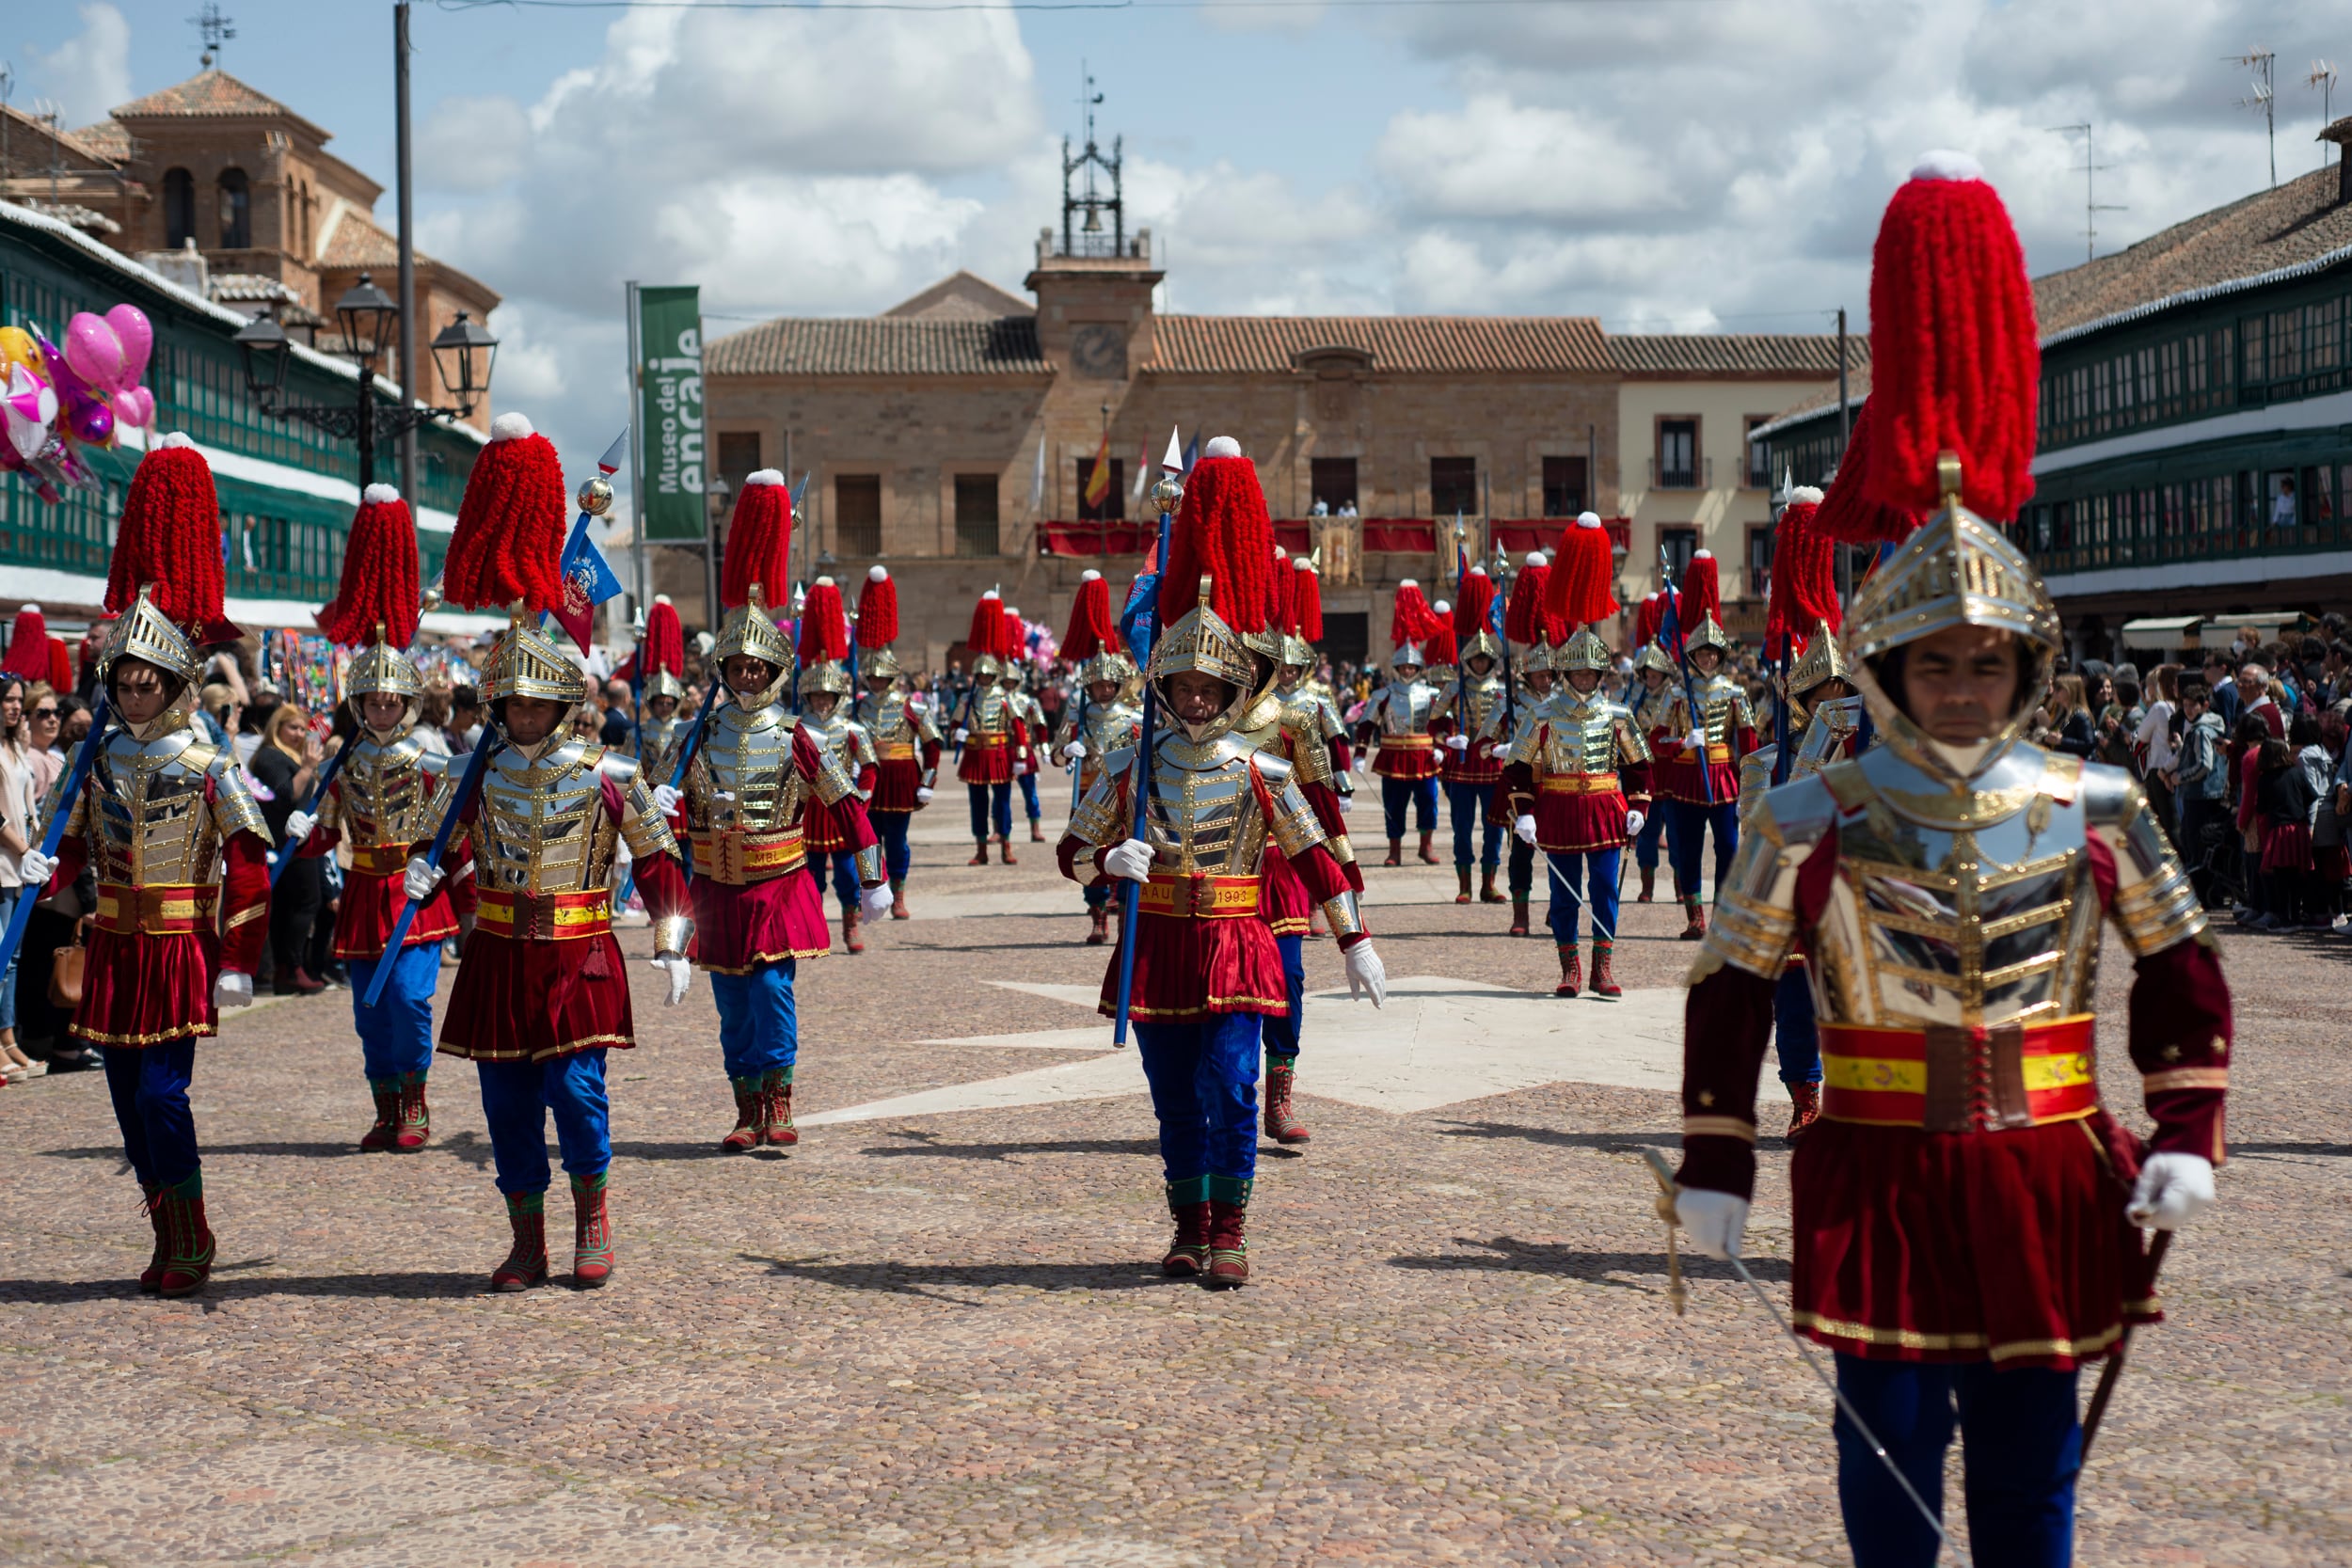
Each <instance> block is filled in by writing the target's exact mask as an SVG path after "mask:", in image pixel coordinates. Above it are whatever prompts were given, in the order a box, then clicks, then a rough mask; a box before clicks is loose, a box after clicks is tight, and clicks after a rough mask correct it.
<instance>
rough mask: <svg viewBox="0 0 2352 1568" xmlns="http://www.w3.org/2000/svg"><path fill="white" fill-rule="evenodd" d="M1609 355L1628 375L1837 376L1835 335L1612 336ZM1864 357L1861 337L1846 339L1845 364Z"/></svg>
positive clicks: (1867, 346)
mask: <svg viewBox="0 0 2352 1568" xmlns="http://www.w3.org/2000/svg"><path fill="white" fill-rule="evenodd" d="M1609 351H1610V353H1611V354H1612V355H1613V356H1615V358H1616V361H1617V365H1618V367H1619V368H1620V369H1622V370H1624V371H1625V372H1627V373H1628V374H1631V375H1638V374H1641V373H1642V372H1659V373H1665V374H1680V375H1705V374H1709V373H1714V374H1724V373H1738V374H1752V373H1755V372H1765V373H1775V372H1788V374H1791V375H1836V373H1837V335H1836V333H1834V332H1716V333H1696V332H1693V333H1637V332H1612V333H1611V334H1609ZM1869 358H1870V341H1869V340H1868V339H1867V338H1863V337H1849V338H1848V339H1847V340H1846V363H1847V365H1848V367H1849V368H1850V369H1851V367H1852V366H1854V365H1859V364H1867V363H1868V362H1869Z"/></svg>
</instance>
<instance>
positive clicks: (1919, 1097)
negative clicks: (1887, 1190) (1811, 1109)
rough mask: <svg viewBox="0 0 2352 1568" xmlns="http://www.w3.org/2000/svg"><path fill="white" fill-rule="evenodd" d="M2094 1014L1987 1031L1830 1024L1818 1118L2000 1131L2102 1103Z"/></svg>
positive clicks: (2071, 1116) (1825, 1031)
mask: <svg viewBox="0 0 2352 1568" xmlns="http://www.w3.org/2000/svg"><path fill="white" fill-rule="evenodd" d="M2092 1033H2093V1031H2092V1026H2091V1019H2090V1016H2089V1015H2088V1014H2083V1015H2080V1016H2077V1017H2074V1018H2061V1019H2054V1020H2052V1021H2050V1022H2046V1023H2027V1024H2016V1023H2010V1024H1996V1025H1994V1026H1992V1027H1990V1028H1981V1027H1980V1028H1973V1029H1963V1028H1956V1027H1940V1028H1932V1029H1881V1028H1873V1027H1867V1026H1863V1025H1857V1024H1843V1023H1824V1024H1822V1025H1821V1026H1820V1036H1821V1114H1822V1115H1823V1116H1825V1117H1832V1118H1834V1119H1836V1120H1838V1121H1858V1122H1865V1123H1868V1124H1869V1125H1872V1126H1876V1127H1918V1128H1924V1129H1926V1130H1927V1131H1928V1132H2002V1131H2006V1130H2008V1129H2010V1128H2018V1127H2040V1126H2042V1125H2043V1124H2045V1123H2048V1122H2054V1121H2075V1120H2079V1119H2080V1118H2081V1117H2087V1116H2089V1115H2090V1113H2091V1112H2093V1111H2095V1110H2097V1109H2098V1108H2099V1071H2098V1063H2097V1059H2096V1057H2095V1056H2094V1054H2093V1053H2092Z"/></svg>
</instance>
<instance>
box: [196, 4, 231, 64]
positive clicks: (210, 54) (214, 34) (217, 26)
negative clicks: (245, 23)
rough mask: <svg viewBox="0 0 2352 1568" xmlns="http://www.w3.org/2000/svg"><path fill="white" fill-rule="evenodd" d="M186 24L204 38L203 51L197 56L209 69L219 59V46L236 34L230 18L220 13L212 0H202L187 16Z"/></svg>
mask: <svg viewBox="0 0 2352 1568" xmlns="http://www.w3.org/2000/svg"><path fill="white" fill-rule="evenodd" d="M188 25H189V26H191V27H193V28H195V29H196V31H197V36H198V37H199V38H201V39H202V40H204V53H203V54H201V55H198V56H197V61H198V63H199V64H200V65H202V66H203V67H204V69H205V70H207V71H210V70H211V69H212V68H213V67H214V65H215V63H217V62H218V61H219V59H220V46H221V45H222V44H224V43H227V42H228V41H229V40H230V39H232V38H235V37H236V36H237V29H236V27H235V26H234V25H233V24H232V22H231V20H230V18H228V17H226V16H223V15H221V13H220V7H219V6H217V5H215V3H214V0H204V6H203V8H202V9H200V10H199V11H198V12H197V13H196V14H195V15H194V16H192V17H190V18H188Z"/></svg>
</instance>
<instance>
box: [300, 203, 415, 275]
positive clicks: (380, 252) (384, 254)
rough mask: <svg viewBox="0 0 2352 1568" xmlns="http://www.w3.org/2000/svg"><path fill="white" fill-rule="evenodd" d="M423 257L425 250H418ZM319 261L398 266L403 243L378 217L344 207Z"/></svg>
mask: <svg viewBox="0 0 2352 1568" xmlns="http://www.w3.org/2000/svg"><path fill="white" fill-rule="evenodd" d="M417 256H418V259H419V260H423V259H424V252H423V251H421V250H420V251H419V252H417ZM318 264H319V265H320V266H323V267H396V266H398V265H400V242H399V241H398V240H396V239H394V238H393V237H392V236H391V235H390V234H388V233H386V232H385V231H384V230H381V229H378V228H377V227H376V226H375V223H374V220H373V219H372V218H370V217H369V216H368V215H367V214H365V213H362V212H360V211H359V210H358V208H357V207H346V208H345V209H343V215H342V219H341V220H340V221H339V222H337V223H336V225H335V230H334V232H332V233H330V234H329V235H327V236H326V249H325V250H323V251H321V252H320V253H319V257H318Z"/></svg>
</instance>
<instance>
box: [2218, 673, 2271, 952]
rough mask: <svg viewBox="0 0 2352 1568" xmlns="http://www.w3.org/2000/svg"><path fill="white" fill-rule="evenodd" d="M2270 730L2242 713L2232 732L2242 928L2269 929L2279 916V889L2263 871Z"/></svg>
mask: <svg viewBox="0 0 2352 1568" xmlns="http://www.w3.org/2000/svg"><path fill="white" fill-rule="evenodd" d="M2269 739H2270V727H2269V726H2268V725H2267V724H2265V723H2264V722H2263V718H2262V715H2260V714H2259V713H2241V714H2239V715H2238V717H2237V728H2235V729H2234V730H2232V731H2231V732H2230V758H2231V761H2230V794H2231V800H2232V806H2231V810H2232V813H2233V820H2235V822H2236V823H2237V832H2238V865H2239V868H2240V872H2241V878H2242V880H2243V881H2244V882H2245V884H2246V901H2245V903H2244V904H2243V905H2242V906H2241V907H2240V908H2239V909H2238V910H2237V911H2235V912H2236V915H2237V918H2238V922H2239V924H2241V925H2245V926H2252V927H2256V928H2257V929H2261V930H2269V929H2271V928H2272V927H2273V926H2274V925H2275V924H2276V921H2275V920H2273V919H2271V918H2269V917H2272V916H2275V915H2277V914H2278V913H2279V906H2278V899H2277V894H2278V889H2277V888H2276V887H2274V886H2273V885H2272V882H2271V879H2270V877H2269V875H2268V874H2267V873H2266V872H2265V871H2264V869H2263V816H2262V750H2263V746H2264V744H2265V742H2266V741H2268V740H2269Z"/></svg>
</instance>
